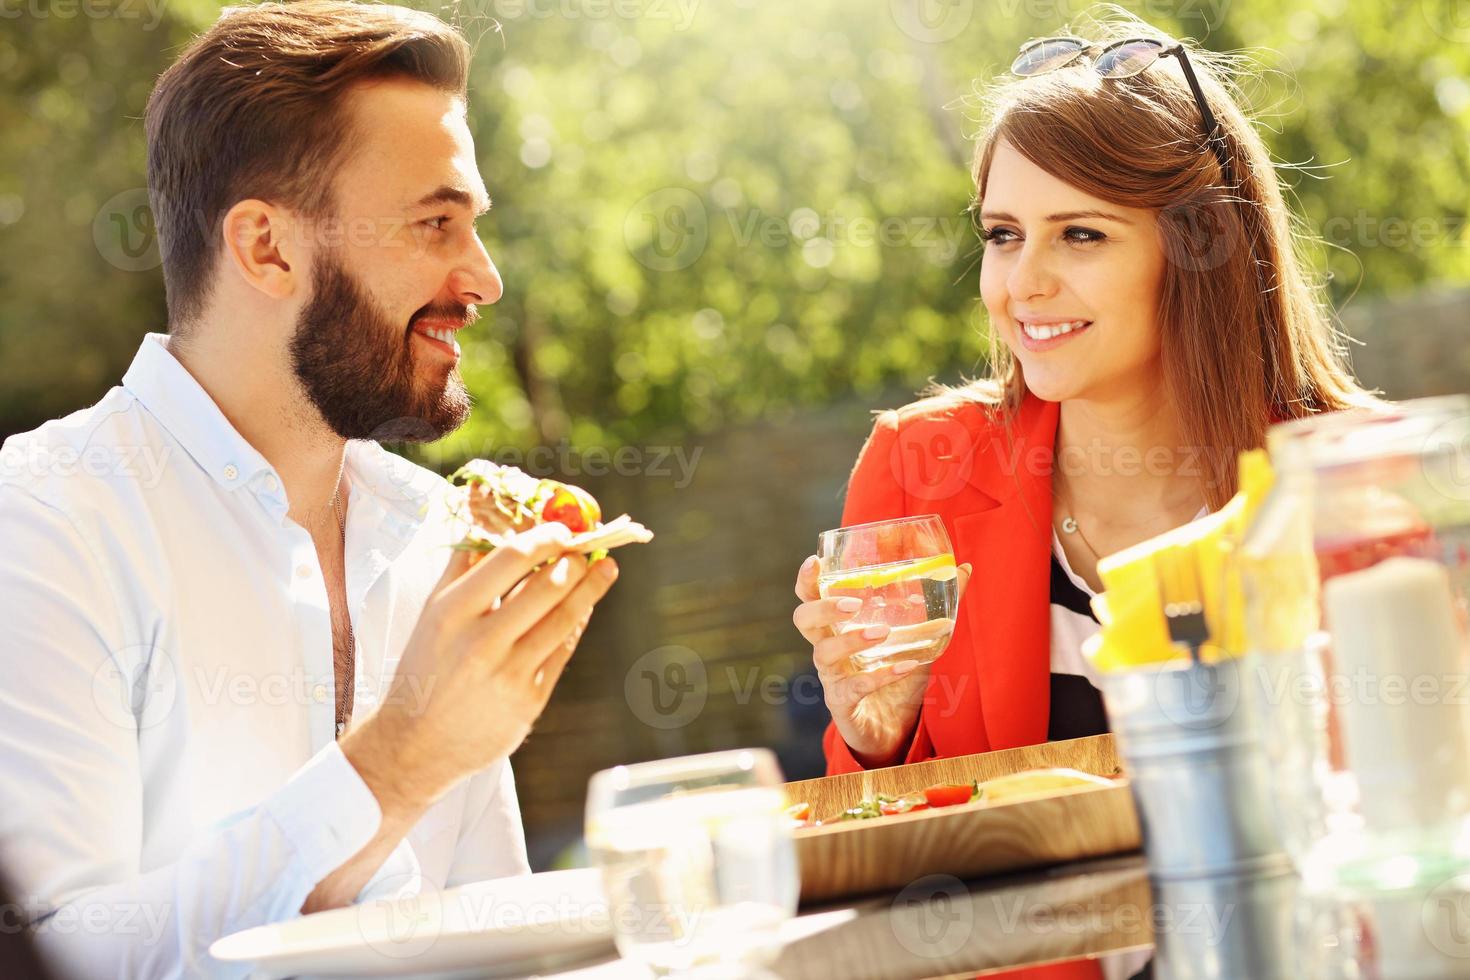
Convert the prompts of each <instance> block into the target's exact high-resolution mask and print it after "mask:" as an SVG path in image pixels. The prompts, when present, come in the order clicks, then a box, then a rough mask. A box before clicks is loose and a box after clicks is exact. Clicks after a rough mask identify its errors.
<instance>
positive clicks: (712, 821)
mask: <svg viewBox="0 0 1470 980" xmlns="http://www.w3.org/2000/svg"><path fill="white" fill-rule="evenodd" d="M784 807H785V796H784V793H783V789H782V778H781V770H780V767H779V766H778V765H777V763H776V759H775V756H773V755H772V754H771V753H770V752H769V751H767V750H765V749H737V750H733V751H728V752H714V753H710V754H707V755H696V756H687V757H684V758H678V759H663V760H660V761H656V762H644V763H639V764H637V765H629V766H618V767H616V768H614V769H606V770H603V771H602V772H599V773H597V774H596V775H594V776H593V777H592V780H591V783H590V784H589V786H588V790H587V848H588V851H589V853H590V855H591V858H592V863H593V864H594V865H595V866H596V867H597V868H599V869H600V870H601V872H602V883H603V889H604V890H605V891H606V892H607V898H608V904H609V908H610V911H611V913H612V919H613V931H614V936H615V938H616V941H617V946H618V952H619V953H621V954H622V956H623V957H624V958H625V959H628V960H632V961H635V962H638V963H640V964H642V965H644V966H645V967H647V968H648V969H649V970H651V971H652V972H653V973H654V974H655V975H657V976H681V977H697V978H700V980H706V978H708V980H713V978H725V977H730V978H734V977H745V976H749V975H750V973H751V972H752V970H753V969H758V968H759V967H761V966H763V965H764V964H766V963H769V962H770V961H771V960H773V959H774V958H775V955H776V953H777V952H778V951H779V948H780V938H779V933H780V929H781V925H782V924H783V923H784V922H786V921H787V920H788V919H790V918H791V917H792V915H794V914H795V912H796V902H797V896H798V891H799V886H800V883H799V880H798V876H797V865H796V848H795V844H794V843H793V841H792V837H791V820H790V819H789V818H787V817H786V816H785V815H784V813H783V809H784Z"/></svg>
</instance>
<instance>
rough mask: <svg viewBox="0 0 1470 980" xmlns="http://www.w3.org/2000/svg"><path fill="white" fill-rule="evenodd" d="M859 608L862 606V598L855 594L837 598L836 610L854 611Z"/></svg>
mask: <svg viewBox="0 0 1470 980" xmlns="http://www.w3.org/2000/svg"><path fill="white" fill-rule="evenodd" d="M861 608H863V600H861V599H859V598H857V597H856V596H847V597H846V598H843V599H838V600H837V611H838V612H845V613H854V612H857V611H858V610H859V609H861Z"/></svg>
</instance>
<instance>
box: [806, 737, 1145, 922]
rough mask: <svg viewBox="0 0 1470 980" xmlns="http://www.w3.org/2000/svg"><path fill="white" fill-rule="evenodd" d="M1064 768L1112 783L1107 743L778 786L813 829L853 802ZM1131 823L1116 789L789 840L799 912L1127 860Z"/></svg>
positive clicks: (833, 827)
mask: <svg viewBox="0 0 1470 980" xmlns="http://www.w3.org/2000/svg"><path fill="white" fill-rule="evenodd" d="M1054 767H1064V768H1069V769H1080V770H1082V771H1083V772H1090V773H1094V774H1096V775H1099V776H1109V777H1113V776H1117V775H1118V774H1119V772H1120V771H1121V770H1120V767H1119V764H1118V756H1117V751H1116V749H1115V748H1114V745H1113V737H1112V736H1111V735H1098V736H1095V737H1092V738H1079V739H1073V740H1071V741H1066V742H1048V743H1044V744H1041V745H1030V746H1026V747H1024V748H1019V749H1006V750H1004V751H1001V752H984V753H981V754H979V755H967V756H959V757H957V758H953V759H935V760H933V761H931V762H920V763H916V764H914V765H910V766H895V767H893V768H890V769H874V770H871V771H868V772H857V773H848V774H845V775H841V776H827V777H823V778H821V779H805V780H800V781H798V782H793V783H787V784H786V798H787V800H788V801H789V802H792V803H797V802H801V801H805V802H807V803H810V804H811V806H812V816H813V817H814V818H815V819H817V820H833V819H835V818H836V817H837V816H838V815H839V814H841V813H842V811H843V810H846V809H847V808H848V807H851V806H855V805H856V804H857V803H858V802H859V801H860V800H863V799H865V798H868V797H872V796H875V795H877V794H878V793H887V794H889V795H892V796H902V795H903V794H905V793H911V792H914V791H916V790H922V789H925V788H926V787H929V786H934V785H937V784H940V783H968V782H970V781H971V780H972V779H973V780H980V781H982V782H983V781H985V780H987V779H994V778H995V777H997V776H1006V775H1009V774H1011V773H1014V772H1022V771H1024V770H1027V769H1050V768H1054ZM1141 846H1142V837H1141V835H1140V831H1139V826H1138V814H1137V811H1136V810H1135V809H1134V806H1133V794H1132V791H1131V790H1130V789H1129V787H1128V781H1127V780H1126V779H1118V780H1117V781H1116V782H1115V784H1114V785H1112V786H1096V787H1094V786H1083V787H1078V788H1076V789H1069V790H1062V791H1060V792H1057V793H1054V794H1051V795H1049V796H1043V797H1032V798H1029V799H1021V800H1016V801H1013V802H1009V803H998V804H991V805H987V804H985V803H984V802H983V801H982V802H977V803H970V804H966V805H963V806H954V807H944V808H941V809H937V810H921V811H919V812H918V813H905V814H899V815H896V816H891V817H878V818H875V819H872V820H850V821H842V822H840V823H830V824H826V825H825V826H821V827H813V828H809V829H805V830H799V831H797V832H796V848H797V855H798V857H799V858H800V861H801V899H802V901H803V902H804V903H808V904H810V903H813V902H821V901H827V900H830V899H834V898H841V897H846V896H851V895H861V894H867V893H870V892H878V891H892V890H896V889H901V888H903V887H905V886H906V885H909V884H910V883H912V882H913V881H915V880H917V879H919V878H922V877H924V876H925V875H931V874H948V875H954V876H955V877H957V878H975V877H980V876H982V875H987V874H997V873H1000V872H1004V871H1015V870H1019V869H1022V868H1033V867H1041V866H1044V865H1049V864H1063V863H1066V862H1069V861H1077V860H1081V859H1084V858H1093V857H1102V856H1103V855H1107V854H1118V853H1123V852H1126V851H1135V850H1138V849H1139V847H1141Z"/></svg>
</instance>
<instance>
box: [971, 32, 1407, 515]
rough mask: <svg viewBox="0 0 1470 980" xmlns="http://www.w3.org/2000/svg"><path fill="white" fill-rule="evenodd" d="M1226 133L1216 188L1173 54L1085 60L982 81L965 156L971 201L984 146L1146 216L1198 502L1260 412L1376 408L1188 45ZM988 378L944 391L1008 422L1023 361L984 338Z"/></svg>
mask: <svg viewBox="0 0 1470 980" xmlns="http://www.w3.org/2000/svg"><path fill="white" fill-rule="evenodd" d="M1082 36H1084V37H1087V38H1089V39H1090V40H1095V41H1097V42H1098V44H1099V46H1102V45H1106V44H1107V43H1108V42H1110V41H1112V40H1119V39H1123V38H1130V37H1139V36H1150V37H1157V38H1159V39H1161V40H1168V38H1167V37H1166V36H1165V35H1163V34H1160V33H1159V32H1158V31H1157V30H1155V29H1154V28H1152V27H1150V26H1149V25H1148V24H1146V23H1144V22H1143V21H1140V20H1138V19H1137V18H1135V17H1132V16H1131V15H1125V14H1123V13H1121V12H1119V13H1110V14H1107V15H1104V16H1096V17H1091V18H1089V19H1088V24H1087V30H1086V33H1083V34H1082ZM1188 51H1189V56H1190V62H1191V64H1192V65H1193V66H1194V70H1195V73H1196V74H1197V75H1198V77H1199V81H1200V84H1201V86H1202V87H1203V89H1204V92H1205V97H1206V99H1207V100H1208V101H1209V104H1210V108H1211V109H1212V111H1213V112H1214V114H1215V116H1216V118H1217V119H1218V120H1219V123H1220V126H1221V127H1222V128H1223V130H1224V138H1225V145H1226V148H1227V152H1228V153H1229V156H1230V164H1231V167H1232V169H1233V170H1234V173H1235V177H1236V181H1237V183H1236V185H1235V186H1234V187H1233V188H1227V187H1224V186H1222V185H1223V183H1224V180H1223V177H1222V175H1221V172H1220V165H1219V163H1218V162H1217V160H1216V158H1215V156H1214V155H1213V154H1212V153H1211V152H1210V150H1209V149H1208V147H1207V146H1206V144H1205V142H1204V137H1203V133H1202V130H1201V125H1200V115H1199V110H1198V108H1197V107H1196V105H1195V101H1194V98H1193V97H1192V96H1191V94H1190V91H1189V87H1188V85H1187V83H1186V82H1185V80H1184V76H1183V73H1182V72H1181V71H1180V69H1179V66H1178V61H1177V60H1176V59H1174V58H1166V59H1160V60H1159V61H1157V62H1155V63H1154V64H1153V65H1151V66H1149V67H1148V68H1147V69H1145V70H1144V71H1143V72H1142V73H1140V74H1138V75H1135V76H1134V77H1132V78H1123V79H1105V78H1102V77H1101V76H1099V75H1098V74H1097V72H1096V71H1095V70H1094V68H1093V67H1092V62H1091V60H1090V59H1089V58H1087V57H1083V58H1081V59H1079V60H1078V61H1077V62H1075V63H1074V64H1072V65H1069V66H1067V67H1065V68H1061V69H1058V70H1056V71H1053V72H1050V73H1048V74H1044V75H1038V76H1033V77H1031V78H1014V77H1010V76H1007V77H1006V78H1005V79H1004V80H1002V81H1000V82H998V83H997V85H996V86H995V87H994V88H993V89H991V90H990V92H989V93H988V97H987V99H986V102H987V110H988V111H987V118H988V120H989V121H988V124H987V125H986V127H985V129H984V130H983V132H982V133H981V134H980V137H979V141H978V143H977V146H976V151H975V160H974V171H973V175H974V179H975V187H976V194H977V197H976V203H975V210H976V213H978V209H979V204H980V201H981V200H983V198H984V196H985V184H986V179H987V178H988V176H989V174H990V164H991V160H992V159H993V157H994V154H995V149H996V146H997V144H998V143H999V142H1000V141H1001V140H1005V141H1006V142H1007V143H1009V144H1010V145H1011V146H1013V147H1014V148H1015V149H1016V150H1017V151H1019V152H1020V153H1021V154H1023V155H1024V156H1025V157H1026V158H1027V159H1029V160H1030V161H1031V162H1033V163H1035V164H1036V165H1037V166H1039V167H1041V168H1042V169H1043V170H1045V171H1046V172H1047V173H1049V174H1051V175H1052V176H1054V177H1057V178H1058V179H1060V180H1063V181H1065V182H1067V183H1068V184H1071V185H1072V186H1074V187H1077V188H1079V189H1080V190H1082V191H1084V192H1085V193H1087V194H1091V195H1092V196H1094V197H1098V198H1101V199H1102V200H1105V201H1109V202H1111V203H1114V204H1121V205H1127V206H1129V207H1135V208H1147V209H1152V210H1154V211H1156V212H1157V213H1158V216H1159V229H1160V241H1161V244H1162V246H1163V249H1164V253H1165V256H1166V258H1167V262H1166V265H1167V269H1166V272H1165V275H1164V281H1163V285H1162V289H1161V293H1160V298H1159V308H1158V311H1157V316H1158V323H1159V326H1160V331H1161V334H1162V337H1161V357H1162V360H1163V370H1164V376H1165V384H1166V385H1167V388H1168V392H1169V396H1170V398H1171V399H1172V402H1173V404H1174V406H1175V407H1176V409H1177V410H1178V412H1179V416H1180V421H1181V424H1182V427H1183V436H1184V443H1185V445H1187V446H1193V447H1198V448H1199V450H1200V453H1199V458H1200V459H1202V460H1203V463H1202V469H1203V470H1204V472H1203V473H1202V481H1203V489H1204V492H1205V496H1206V499H1207V500H1208V501H1209V503H1210V506H1211V508H1218V507H1219V506H1221V505H1222V504H1223V503H1224V502H1225V501H1226V500H1228V499H1229V498H1230V497H1231V496H1232V495H1233V494H1234V493H1235V483H1236V457H1237V454H1238V453H1240V452H1241V451H1243V450H1246V449H1250V448H1254V447H1257V446H1260V445H1262V444H1263V442H1264V439H1265V432H1266V428H1267V427H1268V425H1269V424H1270V423H1271V422H1273V421H1278V420H1284V419H1292V418H1299V417H1301V416H1304V415H1310V414H1314V413H1317V412H1327V411H1335V410H1338V409H1344V408H1351V407H1373V406H1375V405H1379V404H1381V402H1379V400H1378V399H1377V398H1376V397H1375V396H1374V395H1373V394H1372V393H1370V392H1367V391H1365V390H1364V389H1363V388H1362V386H1361V385H1359V384H1358V382H1357V380H1356V379H1355V378H1354V377H1353V375H1352V372H1351V370H1350V369H1349V367H1348V360H1347V351H1346V343H1345V339H1344V335H1343V334H1342V333H1341V332H1340V331H1339V330H1338V329H1337V328H1336V327H1335V326H1334V323H1333V319H1332V313H1331V310H1330V306H1329V304H1328V302H1327V300H1326V294H1325V290H1324V288H1323V283H1322V282H1321V281H1320V279H1318V278H1316V277H1314V276H1313V274H1312V273H1311V272H1310V271H1309V270H1310V264H1309V262H1308V261H1307V260H1306V257H1305V256H1306V248H1307V247H1308V246H1309V245H1310V244H1311V242H1312V238H1311V236H1309V235H1307V234H1305V233H1304V232H1303V231H1302V230H1301V229H1300V227H1299V222H1298V221H1296V220H1295V219H1294V217H1293V215H1292V213H1291V212H1290V210H1289V209H1288V207H1287V204H1286V200H1285V198H1284V196H1283V193H1282V186H1281V181H1280V177H1279V175H1278V174H1277V172H1276V169H1275V167H1274V166H1273V164H1272V161H1271V158H1270V154H1269V153H1268V151H1267V149H1266V146H1265V144H1264V142H1263V141H1262V140H1261V137H1260V135H1259V134H1258V133H1257V132H1256V130H1255V128H1254V126H1253V124H1252V122H1251V120H1250V118H1249V117H1247V115H1246V114H1245V113H1244V112H1243V111H1242V110H1241V108H1240V103H1239V100H1238V99H1237V98H1236V88H1235V86H1234V85H1233V84H1232V83H1231V82H1230V74H1229V71H1228V70H1227V69H1228V65H1229V61H1230V59H1229V58H1228V56H1221V55H1215V54H1212V53H1210V52H1205V51H1200V50H1198V49H1197V48H1196V47H1195V46H1193V45H1190V46H1189V47H1188ZM990 355H991V356H990V376H989V377H987V378H982V379H979V380H977V381H974V382H971V383H970V384H967V385H965V386H963V387H960V388H953V389H945V390H947V391H948V392H949V393H950V394H952V395H956V396H959V397H962V398H965V399H966V400H969V401H972V402H973V401H978V402H980V403H982V404H984V405H986V406H989V407H990V408H991V409H993V410H996V411H997V412H999V413H1000V414H1001V416H1002V418H1003V420H1005V421H1007V422H1009V421H1010V419H1011V418H1012V417H1013V413H1014V412H1015V411H1016V409H1017V408H1018V407H1019V406H1020V404H1021V400H1022V398H1023V397H1024V395H1025V390H1026V387H1025V380H1024V379H1023V378H1022V376H1021V365H1020V363H1019V362H1018V361H1017V360H1016V358H1015V357H1014V355H1013V354H1012V353H1011V352H1010V350H1009V349H1008V348H1006V347H1005V345H1004V344H1001V343H1000V342H999V341H998V340H997V338H996V333H995V331H994V330H992V331H990Z"/></svg>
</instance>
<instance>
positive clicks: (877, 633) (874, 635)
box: [863, 624, 888, 640]
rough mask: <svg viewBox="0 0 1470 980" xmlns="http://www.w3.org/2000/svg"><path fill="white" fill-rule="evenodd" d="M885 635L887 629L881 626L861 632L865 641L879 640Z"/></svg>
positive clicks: (870, 627)
mask: <svg viewBox="0 0 1470 980" xmlns="http://www.w3.org/2000/svg"><path fill="white" fill-rule="evenodd" d="M887 635H888V627H887V626H883V625H881V624H880V625H878V626H869V627H868V628H867V629H865V630H863V639H865V640H881V639H882V638H883V637H885V636H887Z"/></svg>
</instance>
